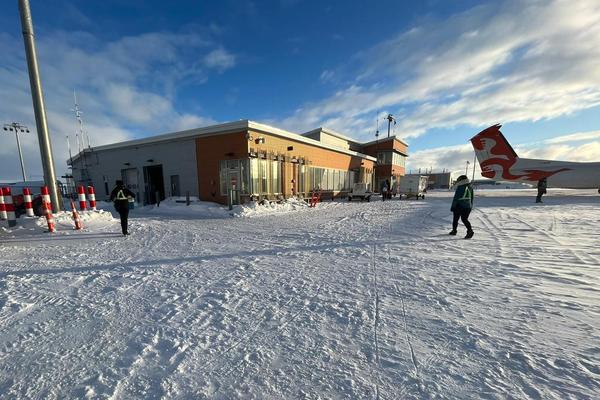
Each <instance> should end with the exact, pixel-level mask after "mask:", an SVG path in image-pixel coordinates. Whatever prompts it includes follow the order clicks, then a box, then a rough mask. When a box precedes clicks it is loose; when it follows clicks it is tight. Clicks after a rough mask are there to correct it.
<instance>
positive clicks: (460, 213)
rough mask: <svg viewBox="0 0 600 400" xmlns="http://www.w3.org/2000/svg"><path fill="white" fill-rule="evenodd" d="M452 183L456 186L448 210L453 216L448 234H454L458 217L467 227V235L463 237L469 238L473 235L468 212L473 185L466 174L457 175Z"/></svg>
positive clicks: (471, 203) (471, 200) (471, 207)
mask: <svg viewBox="0 0 600 400" xmlns="http://www.w3.org/2000/svg"><path fill="white" fill-rule="evenodd" d="M454 185H455V186H456V192H454V199H452V207H450V211H452V212H453V213H454V218H453V220H452V230H451V231H450V235H453V236H454V235H456V233H457V232H456V228H458V219H459V218H460V220H461V221H462V223H463V224H464V225H465V227H466V228H467V236H465V239H471V238H472V237H473V229H472V228H471V223H470V222H469V214H471V210H472V209H473V187H472V186H471V183H470V182H469V178H467V176H466V175H461V176H459V177H458V180H457V181H456V183H455V184H454Z"/></svg>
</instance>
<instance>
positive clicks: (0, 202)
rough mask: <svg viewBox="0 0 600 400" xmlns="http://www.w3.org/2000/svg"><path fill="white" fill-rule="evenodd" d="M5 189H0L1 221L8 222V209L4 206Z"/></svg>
mask: <svg viewBox="0 0 600 400" xmlns="http://www.w3.org/2000/svg"><path fill="white" fill-rule="evenodd" d="M3 190H4V188H3V187H0V221H4V220H6V218H7V216H6V207H5V206H4V194H3Z"/></svg>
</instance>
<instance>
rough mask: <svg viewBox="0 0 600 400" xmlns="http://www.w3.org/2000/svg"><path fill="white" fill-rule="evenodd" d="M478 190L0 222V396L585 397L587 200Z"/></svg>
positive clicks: (599, 218) (590, 303) (594, 321)
mask: <svg viewBox="0 0 600 400" xmlns="http://www.w3.org/2000/svg"><path fill="white" fill-rule="evenodd" d="M477 195H478V196H477V199H476V209H475V211H474V212H473V214H472V217H471V220H472V222H473V224H474V229H475V237H474V238H473V239H472V240H470V241H469V240H463V239H462V238H461V237H460V236H459V237H450V236H448V235H447V232H448V231H449V230H450V214H449V202H450V196H451V194H450V193H448V192H436V193H429V194H428V196H427V198H426V200H424V201H423V200H420V201H405V200H403V201H398V200H393V201H386V202H380V201H373V202H371V203H347V202H339V203H338V202H333V203H331V202H328V203H322V204H320V205H319V206H318V207H317V208H316V209H311V208H308V207H304V206H301V205H286V206H282V207H277V208H276V209H275V210H271V211H277V212H276V213H273V212H271V211H269V210H266V209H264V208H260V207H253V208H244V209H238V210H237V211H236V212H235V215H238V216H240V217H238V218H233V217H231V216H230V214H229V212H228V211H226V210H224V209H222V208H220V207H216V206H208V205H198V204H197V205H195V206H190V207H196V208H197V209H196V210H195V211H193V212H190V211H189V210H187V211H186V210H185V209H184V208H183V207H185V205H176V204H165V203H163V204H161V207H159V209H155V208H142V209H139V210H134V211H132V214H131V217H132V220H131V229H130V231H131V232H132V233H133V234H132V235H131V236H130V237H126V238H124V237H121V236H120V235H118V234H116V233H117V232H118V231H119V226H118V221H116V220H113V219H112V218H111V217H110V216H108V215H107V214H98V215H94V214H90V215H87V216H84V223H85V224H86V226H87V228H86V230H84V231H80V232H74V231H68V229H69V226H68V224H67V222H66V220H65V221H63V223H64V224H63V225H62V226H59V232H57V233H56V234H52V235H51V234H47V233H43V232H42V229H41V228H39V227H38V226H37V225H35V223H33V222H29V223H28V224H26V226H25V227H23V228H21V229H15V230H10V231H7V230H0V252H1V257H0V397H1V398H10V399H15V398H60V399H63V398H86V397H88V398H114V399H135V398H141V399H157V398H182V399H183V398H217V399H232V398H244V399H252V398H268V399H295V398H300V399H302V398H307V399H317V398H322V399H329V398H352V399H359V398H360V399H363V398H379V399H422V398H424V399H427V398H447V399H470V398H492V399H496V398H497V399H506V398H515V399H522V398H532V399H569V398H570V399H597V398H600V278H599V276H600V238H599V236H598V234H597V232H598V225H599V223H600V196H599V195H598V194H597V193H596V191H566V190H562V191H561V190H550V191H549V195H548V196H546V197H545V198H544V200H545V203H544V204H543V205H536V204H534V197H535V194H534V191H532V190H518V191H517V190H509V191H502V190H490V191H489V192H485V191H479V192H477ZM163 206H164V207H163ZM161 208H162V209H161ZM208 209H210V210H208ZM234 211H235V210H234ZM461 229H462V230H460V231H459V234H464V228H461Z"/></svg>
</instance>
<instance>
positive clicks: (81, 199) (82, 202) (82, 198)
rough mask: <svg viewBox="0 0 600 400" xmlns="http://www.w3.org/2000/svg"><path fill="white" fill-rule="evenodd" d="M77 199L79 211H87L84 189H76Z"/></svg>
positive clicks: (79, 187) (80, 187)
mask: <svg viewBox="0 0 600 400" xmlns="http://www.w3.org/2000/svg"><path fill="white" fill-rule="evenodd" d="M77 199H78V200H79V209H80V210H81V211H85V210H87V203H86V201H85V188H84V187H83V186H78V187H77Z"/></svg>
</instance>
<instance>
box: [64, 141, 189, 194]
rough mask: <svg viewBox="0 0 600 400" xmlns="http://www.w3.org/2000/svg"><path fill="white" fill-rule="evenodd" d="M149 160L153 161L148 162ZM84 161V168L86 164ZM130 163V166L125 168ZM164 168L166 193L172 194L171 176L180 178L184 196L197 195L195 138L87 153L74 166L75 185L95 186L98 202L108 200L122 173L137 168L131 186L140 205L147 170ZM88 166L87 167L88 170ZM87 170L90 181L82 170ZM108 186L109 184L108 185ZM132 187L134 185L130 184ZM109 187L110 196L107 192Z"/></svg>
mask: <svg viewBox="0 0 600 400" xmlns="http://www.w3.org/2000/svg"><path fill="white" fill-rule="evenodd" d="M148 160H153V161H152V162H149V161H148ZM84 161H85V165H84ZM126 163H128V164H129V165H126ZM152 165H162V175H163V182H164V192H165V195H166V196H170V195H171V192H172V190H171V183H170V182H171V176H172V175H178V176H179V191H180V194H181V195H185V193H186V192H188V191H189V192H190V195H192V196H198V176H197V167H196V152H195V146H194V141H193V139H188V140H179V141H172V142H159V143H152V144H144V145H140V146H131V147H123V148H120V149H111V150H99V151H91V152H90V151H89V150H88V151H86V152H85V157H84V156H80V157H79V158H78V159H77V160H76V161H74V163H73V176H74V179H75V182H76V184H84V185H88V184H92V185H93V186H94V188H95V189H96V196H97V199H98V200H104V199H107V198H108V195H109V194H110V191H111V190H112V188H113V187H114V184H115V181H116V180H117V179H123V173H122V171H123V170H125V169H131V170H134V169H135V171H134V172H135V173H132V174H131V176H134V175H135V176H137V185H135V184H134V185H135V186H132V187H130V189H131V190H132V191H133V192H134V193H135V194H136V199H137V201H139V202H144V199H145V189H146V187H145V184H146V183H147V182H145V181H144V167H146V166H152ZM85 167H87V168H85ZM84 169H87V171H88V176H89V179H86V177H85V174H84V176H82V172H83V171H82V170H84ZM105 183H106V184H105ZM130 186H131V183H130ZM107 187H108V193H107Z"/></svg>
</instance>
